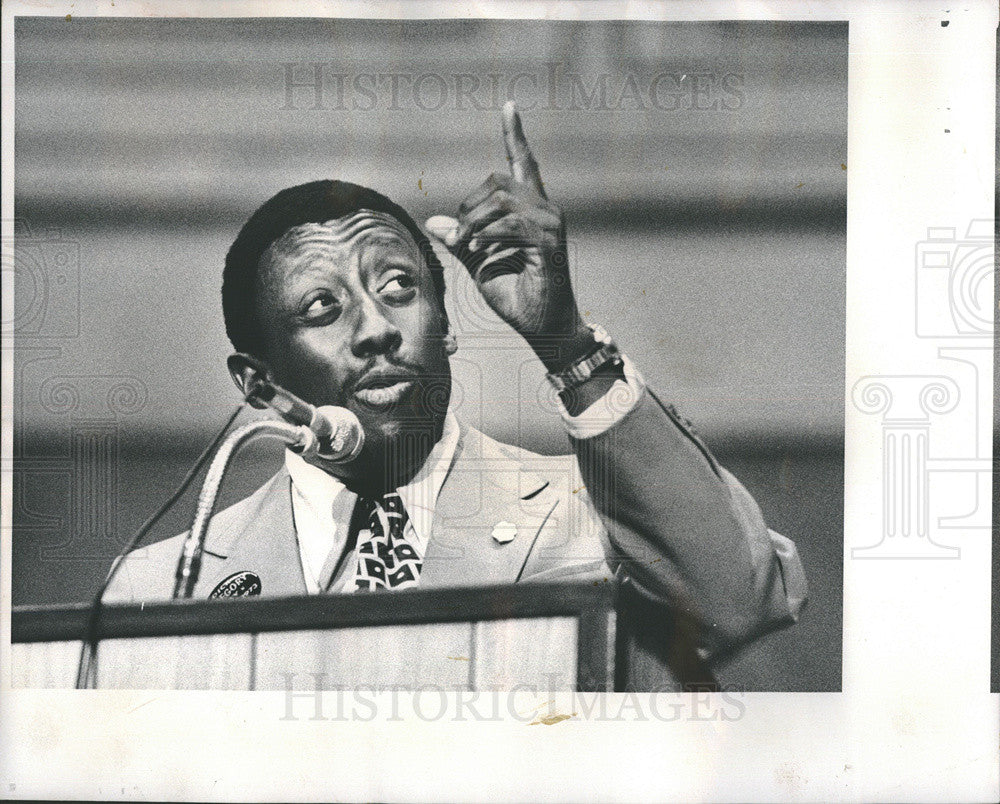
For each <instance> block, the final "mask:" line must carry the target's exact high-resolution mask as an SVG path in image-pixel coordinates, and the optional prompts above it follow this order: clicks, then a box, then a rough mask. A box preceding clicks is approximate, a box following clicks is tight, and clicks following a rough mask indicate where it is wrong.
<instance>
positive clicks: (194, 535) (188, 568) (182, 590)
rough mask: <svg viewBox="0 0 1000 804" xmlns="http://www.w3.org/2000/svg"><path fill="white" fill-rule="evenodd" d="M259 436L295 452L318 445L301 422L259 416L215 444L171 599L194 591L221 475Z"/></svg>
mask: <svg viewBox="0 0 1000 804" xmlns="http://www.w3.org/2000/svg"><path fill="white" fill-rule="evenodd" d="M261 437H271V438H277V439H278V440H280V441H283V442H284V443H285V444H287V445H288V446H289V447H291V448H292V449H294V450H295V451H296V452H299V453H305V454H309V453H311V452H315V451H317V450H318V449H319V442H318V439H317V438H316V435H315V433H313V432H312V430H310V429H309V428H308V427H305V426H302V425H294V424H289V423H287V422H282V421H275V420H273V419H263V420H260V421H255V422H250V423H249V424H246V425H244V426H243V427H240V428H239V429H238V430H234V431H233V433H232V434H231V435H230V436H229V437H228V438H227V439H226V440H225V441H224V442H223V443H222V445H221V446H220V447H219V450H218V452H216V453H215V457H214V458H213V459H212V463H211V465H209V467H208V471H207V472H206V473H205V480H204V482H203V483H202V486H201V492H200V493H199V495H198V504H197V506H196V507H195V512H194V519H193V520H192V522H191V530H190V531H189V532H188V535H187V538H186V539H185V540H184V548H183V550H182V551H181V555H180V558H179V560H178V562H177V574H176V576H175V577H176V581H175V583H174V595H173V596H174V599H177V598H189V597H191V594H192V593H193V592H194V587H195V584H196V583H197V582H198V574H199V573H200V572H201V558H202V553H203V552H204V549H205V537H206V536H207V535H208V524H209V522H210V521H211V519H212V514H213V513H214V512H215V501H216V498H217V497H218V496H219V488H220V487H221V486H222V478H223V477H224V476H225V474H226V470H227V469H228V468H229V462H230V460H231V459H232V457H233V455H234V454H235V453H236V451H237V450H238V449H239V448H240V447H242V446H243V445H244V444H246V443H248V442H250V441H252V440H254V439H256V438H261Z"/></svg>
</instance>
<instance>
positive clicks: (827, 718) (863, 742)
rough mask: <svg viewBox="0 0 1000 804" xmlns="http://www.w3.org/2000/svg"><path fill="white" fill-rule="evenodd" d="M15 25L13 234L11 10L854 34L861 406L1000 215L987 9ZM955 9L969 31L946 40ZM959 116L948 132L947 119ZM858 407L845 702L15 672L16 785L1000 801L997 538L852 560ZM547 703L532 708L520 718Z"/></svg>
mask: <svg viewBox="0 0 1000 804" xmlns="http://www.w3.org/2000/svg"><path fill="white" fill-rule="evenodd" d="M2 13H3V27H2V44H3V54H4V55H3V79H2V90H3V108H4V109H5V110H6V112H5V118H6V121H5V122H6V125H4V126H3V143H2V144H3V155H4V165H5V168H6V169H5V170H4V171H3V205H2V210H3V215H2V217H3V219H4V221H10V220H11V219H12V218H13V178H14V171H13V170H12V169H10V168H11V166H12V148H13V125H12V124H11V118H12V114H13V69H12V68H13V52H14V49H13V25H12V16H13V15H14V14H15V13H16V14H25V15H26V14H45V15H58V16H65V15H66V14H72V15H74V16H89V15H93V14H98V13H99V14H103V15H109V16H115V15H121V16H147V15H150V16H153V15H162V16H186V15H192V14H193V15H197V16H216V17H225V16H241V15H251V16H355V17H408V18H419V17H478V16H487V17H510V18H515V17H517V18H525V17H545V18H558V19H598V18H618V19H648V20H659V19H671V20H688V19H734V18H735V19H793V20H837V19H846V20H848V21H849V24H850V33H849V36H850V52H849V148H848V249H847V254H848V286H847V301H848V313H847V377H846V383H845V393H846V398H847V399H848V400H850V398H851V391H852V388H853V387H854V386H855V383H856V382H857V381H858V380H859V379H860V378H862V377H866V376H883V375H893V376H896V375H906V376H913V375H924V374H926V375H936V374H940V361H939V360H938V357H937V352H936V345H935V344H933V343H930V342H928V341H926V340H920V339H918V338H916V337H915V336H914V331H913V294H912V292H911V291H910V290H908V289H910V288H912V286H913V283H914V270H913V267H914V260H913V253H914V245H915V244H916V243H917V242H919V241H920V240H921V239H922V238H923V237H924V236H925V234H926V229H927V227H929V226H953V227H956V228H958V229H962V228H963V227H964V226H965V225H967V223H968V222H969V221H971V220H974V219H976V218H984V217H991V216H992V211H993V186H994V175H995V174H994V165H995V161H994V147H995V146H994V142H995V140H994V123H995V117H994V115H995V107H994V103H995V80H996V77H995V60H994V59H995V56H994V47H995V31H996V24H997V9H996V7H995V5H994V4H993V3H991V2H988V0H987V1H983V2H971V3H964V4H952V5H949V4H945V3H940V2H938V3H932V2H926V3H925V2H912V0H911V1H909V2H907V1H905V0H901V1H900V2H893V3H889V2H880V3H865V2H855V3H833V2H797V3H781V4H778V3H760V2H746V3H739V4H733V3H722V2H698V3H694V2H689V3H675V4H670V5H667V4H661V3H652V2H611V3H606V4H602V5H598V4H596V3H595V4H591V3H558V4H557V3H553V2H538V3H525V2H521V3H496V2H475V3H472V2H469V3H447V4H446V3H429V2H414V3H408V4H400V3H382V4H374V3H368V2H364V3H361V2H339V3H334V2H327V3H290V2H272V3H268V4H267V5H265V4H264V3H261V2H236V0H221V1H220V2H214V3H199V2H173V3H169V4H168V3H162V2H131V1H130V0H116V2H114V3H111V2H110V1H109V2H85V1H84V0H78V2H61V3H55V2H52V3H49V2H45V3H43V2H34V3H32V2H27V0H23V1H22V2H8V3H5V4H4V6H3V11H2ZM942 20H948V22H949V25H948V27H947V28H945V27H942V26H941V24H940V23H941V21H942ZM943 109H947V110H948V111H947V115H945V114H944V113H943V112H942V110H943ZM945 117H946V118H947V121H948V123H949V127H950V132H951V133H950V134H949V135H948V136H944V135H943V132H942V127H941V126H940V125H939V124H938V123H939V121H940V120H942V119H945ZM929 121H930V122H929ZM7 234H8V233H7V232H4V235H5V236H6V235H7ZM904 291H905V292H904ZM4 305H5V311H6V310H9V309H10V305H12V299H11V294H10V293H6V294H4ZM5 317H6V316H5ZM11 381H12V370H11V366H10V361H9V360H7V359H6V353H5V361H4V366H3V426H4V452H3V458H4V471H3V522H2V526H3V534H4V536H5V537H6V536H8V535H9V534H10V532H11V531H10V527H11V523H10V510H11V506H10V503H11V496H10V495H11V484H10V465H11V464H10V458H11V453H10V450H11V439H10V424H11V423H10V420H9V415H10V414H9V411H10V410H11V406H10V404H9V403H10V401H11V391H12V389H11ZM991 388H992V383H990V382H989V381H988V378H981V382H980V387H979V397H977V399H976V402H977V404H978V406H979V412H980V413H981V414H984V415H983V416H982V420H983V421H990V420H991V418H992V416H991V412H992V394H991ZM963 390H965V391H967V392H968V393H975V391H974V389H971V388H963ZM845 415H846V425H847V443H846V479H847V482H846V511H845V530H846V538H845V587H844V599H845V612H844V614H845V618H844V620H845V644H844V674H843V684H844V687H843V689H844V691H843V693H841V694H789V695H783V694H752V695H747V696H744V697H743V698H742V706H743V707H744V711H743V712H742V713H741V714H742V717H740V718H739V719H736V720H734V721H731V722H730V721H726V720H724V719H715V720H707V719H699V718H698V717H697V716H685V717H683V718H681V719H679V720H676V721H674V722H664V720H662V719H658V718H656V717H649V716H648V714H649V710H648V706H645V705H644V704H639V706H638V708H637V707H635V706H632V707H629V706H627V705H624V702H623V701H622V699H621V696H616V697H615V698H614V699H613V700H614V706H613V708H612V711H614V712H618V713H622V717H621V719H608V720H605V721H601V722H598V721H597V720H593V719H591V720H581V719H570V720H566V721H564V722H562V723H559V724H557V725H555V726H551V727H549V726H537V727H526V726H525V724H524V721H523V719H520V718H518V717H516V716H514V715H512V714H511V713H509V712H508V713H506V714H503V713H502V715H503V716H502V717H501V718H500V720H499V721H494V722H486V723H477V722H471V720H466V721H462V720H459V721H456V720H455V718H454V717H447V716H446V717H442V718H440V719H438V720H436V721H435V722H426V719H424V720H421V719H419V718H415V717H413V716H412V715H410V716H409V717H407V715H406V713H407V711H409V706H410V705H411V704H412V703H414V702H413V701H412V699H411V698H409V697H407V696H404V697H403V699H402V700H398V701H396V702H395V703H396V704H397V706H396V707H392V706H390V702H388V701H386V702H384V703H385V706H382V705H381V703H382V702H380V706H379V708H378V714H377V716H376V717H375V719H374V720H373V721H372V722H333V721H310V720H308V719H306V717H302V718H300V719H298V720H296V721H293V722H288V721H284V722H282V721H280V717H281V715H282V713H283V712H284V711H285V710H284V707H285V699H284V695H283V694H272V693H253V694H236V693H232V694H221V693H194V692H191V693H148V692H147V693H111V692H82V693H81V692H75V691H64V692H41V691H32V692H26V691H20V690H11V689H10V688H9V671H8V669H7V668H6V667H3V668H0V670H2V673H0V676H2V681H0V684H2V686H0V696H2V697H0V707H2V714H0V795H2V796H4V797H17V798H20V797H39V798H44V797H50V796H54V797H72V798H142V799H159V798H167V799H173V798H181V797H188V798H198V799H209V800H221V799H232V798H238V799H254V800H263V799H269V800H289V799H309V798H331V797H333V798H337V799H383V798H392V799H402V800H430V799H447V800H465V799H484V798H501V799H524V798H531V799H537V800H567V799H569V800H577V799H579V800H598V799H601V800H604V799H620V800H664V799H668V800H694V799H698V800H701V799H709V800H833V799H845V800H855V801H875V800H884V801H901V800H945V799H956V800H982V801H991V800H997V799H998V798H1000V777H998V756H1000V742H998V732H1000V702H998V696H996V695H990V694H988V689H989V650H990V642H989V633H990V630H989V629H990V596H989V592H990V534H989V532H988V531H986V532H985V533H983V532H982V531H981V530H979V531H976V530H973V531H970V532H968V533H966V534H962V533H959V534H957V535H956V537H955V538H956V539H959V540H960V542H961V548H962V550H961V556H960V558H958V559H957V560H950V561H906V560H896V561H856V560H853V561H852V560H851V550H852V548H855V547H859V546H863V545H867V544H871V543H873V542H875V541H877V539H878V535H879V533H878V531H879V527H880V518H881V513H880V512H881V506H882V504H883V494H882V458H883V455H882V432H883V431H882V424H881V423H880V421H879V420H878V419H877V417H873V416H870V415H866V414H865V413H863V412H862V411H860V410H858V409H856V408H855V407H853V406H852V405H850V403H849V402H848V404H847V406H846V407H845ZM931 488H932V490H933V485H932V487H931ZM10 569H11V550H10V540H9V538H4V539H3V551H2V566H0V574H2V577H3V578H4V579H5V581H4V583H3V588H2V602H3V608H4V618H3V621H2V632H0V637H2V639H3V641H4V642H6V641H7V639H9V614H8V612H9V606H10V586H9V584H8V583H7V581H6V579H9V577H10ZM5 654H6V652H5ZM4 658H5V659H6V655H5V657H4ZM671 700H673V701H684V703H683V704H681V705H682V706H684V707H687V708H686V709H685V710H684V711H685V712H687V713H688V714H689V715H690V713H691V711H692V709H691V706H692V703H691V699H690V698H684V697H683V696H679V697H678V696H663V697H661V702H663V703H664V704H665V703H666V702H668V701H671ZM417 703H418V704H419V702H417ZM538 703H539V702H538V701H536V700H534V699H531V697H530V696H528V698H527V699H525V700H524V701H523V702H521V701H519V702H518V706H519V707H521V706H522V704H523V707H522V708H521V709H518V708H517V707H514V710H515V713H516V712H517V711H524V710H530V709H531V707H532V705H533V704H534V705H536V706H537V704H538ZM572 705H573V702H572V701H569V702H560V701H557V702H556V704H554V706H556V707H558V706H572ZM502 708H503V709H506V708H507V707H506V704H504V706H503V707H502ZM394 709H395V711H394ZM666 710H667V707H666V706H664V708H663V709H662V710H661V711H666ZM363 711H366V712H367V710H363ZM644 712H645V713H646V716H645V717H643V713H644ZM395 714H398V718H397V717H393V715H395ZM467 716H468V715H467ZM390 763H391V764H390Z"/></svg>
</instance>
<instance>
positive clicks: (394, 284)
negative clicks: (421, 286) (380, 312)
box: [382, 274, 416, 297]
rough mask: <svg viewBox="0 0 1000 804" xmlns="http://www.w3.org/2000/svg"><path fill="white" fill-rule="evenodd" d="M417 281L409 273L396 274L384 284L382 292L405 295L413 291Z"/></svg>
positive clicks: (398, 295)
mask: <svg viewBox="0 0 1000 804" xmlns="http://www.w3.org/2000/svg"><path fill="white" fill-rule="evenodd" d="M415 286H416V282H414V281H413V277H411V276H410V275H409V274H396V275H395V276H394V277H392V278H391V279H389V281H388V282H386V283H385V284H384V285H382V293H388V294H389V295H390V296H393V297H404V296H408V295H410V294H411V293H412V291H413V288H414V287H415Z"/></svg>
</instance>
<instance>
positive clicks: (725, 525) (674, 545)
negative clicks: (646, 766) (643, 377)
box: [570, 387, 807, 658]
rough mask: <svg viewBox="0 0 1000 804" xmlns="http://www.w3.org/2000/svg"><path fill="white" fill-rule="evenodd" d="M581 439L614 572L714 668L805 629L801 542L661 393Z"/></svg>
mask: <svg viewBox="0 0 1000 804" xmlns="http://www.w3.org/2000/svg"><path fill="white" fill-rule="evenodd" d="M570 441H571V443H572V445H573V449H574V452H575V453H576V457H577V463H578V465H579V469H580V474H581V477H582V480H583V482H584V483H585V484H586V488H587V492H588V496H589V503H590V505H592V506H593V508H594V509H596V512H597V514H598V515H599V517H600V519H601V521H602V522H603V525H604V528H605V530H606V537H607V543H608V545H607V549H608V550H609V563H610V564H611V567H612V568H613V569H614V570H615V571H616V572H617V573H618V575H619V577H625V578H628V579H629V581H630V582H631V584H632V585H633V586H634V588H635V589H636V590H637V591H638V592H639V593H640V594H642V595H643V596H646V597H649V598H651V599H652V600H653V601H659V602H662V603H663V604H664V605H666V606H669V607H670V609H671V610H672V611H673V612H674V613H675V614H676V615H677V616H679V617H682V618H685V619H687V620H688V621H690V622H691V623H692V624H693V626H694V630H695V632H696V633H697V634H698V642H699V644H700V648H699V652H700V653H701V654H702V655H703V657H704V658H718V657H719V656H721V655H722V654H725V653H728V652H730V651H731V650H733V649H734V648H736V647H738V646H740V645H742V644H745V643H746V642H748V641H749V640H751V639H753V638H755V637H757V636H759V635H761V634H763V633H766V632H768V631H771V630H774V629H776V628H780V627H783V626H786V625H789V624H791V623H793V622H795V621H796V620H797V619H798V617H799V613H800V611H801V610H802V607H803V605H804V603H805V600H806V596H807V587H806V580H805V573H804V571H803V569H802V564H801V561H800V560H799V556H798V552H797V551H796V548H795V545H794V543H793V542H792V541H791V540H790V539H787V538H785V537H784V536H781V535H779V534H777V533H774V532H773V531H771V530H769V529H768V528H767V526H766V525H765V524H764V520H763V517H762V515H761V511H760V508H759V507H758V506H757V503H756V502H755V501H754V499H753V497H751V495H750V494H749V492H747V490H746V489H745V488H743V486H742V485H741V484H740V483H739V481H737V480H736V478H735V477H733V475H732V474H730V473H729V472H728V471H726V470H725V469H724V468H722V467H721V466H719V464H718V463H717V461H716V460H715V458H714V457H713V456H712V455H711V453H710V452H709V451H708V449H707V447H706V446H705V445H704V444H703V443H702V442H701V440H700V439H699V438H698V437H697V436H696V435H694V434H693V433H692V432H691V431H690V429H689V426H688V425H687V424H686V423H685V422H683V421H682V420H681V419H680V417H679V416H677V414H676V412H675V411H674V410H673V408H672V407H670V406H669V405H665V404H663V403H662V402H661V401H660V400H659V399H658V398H657V397H656V395H655V394H654V393H653V392H652V390H650V389H649V388H648V387H647V388H646V389H645V390H644V391H643V392H642V395H641V397H640V398H639V400H638V402H637V403H636V405H635V406H634V407H633V408H632V409H631V411H630V412H629V413H628V414H627V415H625V416H624V417H622V418H621V419H619V420H618V421H617V422H616V423H615V424H614V425H613V426H611V427H610V428H608V429H607V430H605V431H604V432H602V433H599V434H597V435H594V436H592V437H590V438H584V439H580V438H574V437H573V436H571V437H570Z"/></svg>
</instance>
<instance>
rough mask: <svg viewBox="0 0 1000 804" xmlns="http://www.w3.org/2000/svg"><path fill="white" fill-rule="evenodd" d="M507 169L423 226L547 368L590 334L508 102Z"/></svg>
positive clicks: (562, 238)
mask: <svg viewBox="0 0 1000 804" xmlns="http://www.w3.org/2000/svg"><path fill="white" fill-rule="evenodd" d="M503 139H504V146H505V147H506V149H507V158H508V160H509V162H510V173H509V174H508V173H493V174H491V175H490V176H489V177H488V178H487V179H486V180H485V181H484V182H483V183H482V184H480V185H479V187H477V188H476V189H475V190H473V191H472V192H471V193H469V194H468V195H467V196H466V197H465V199H463V201H462V202H461V204H459V207H458V218H457V220H456V219H455V218H451V217H447V216H444V215H435V216H434V217H432V218H430V219H428V220H427V223H426V226H427V229H428V230H429V231H430V232H431V233H432V234H433V235H435V236H436V237H437V238H438V239H440V240H441V241H442V242H443V243H444V245H445V246H446V247H447V248H448V250H449V251H450V252H451V253H452V254H453V255H454V256H455V257H456V258H457V259H458V260H459V261H460V262H461V263H462V264H463V265H464V266H465V267H466V268H467V269H468V271H469V273H470V274H471V276H472V278H473V280H474V281H475V283H476V286H477V287H478V288H479V291H480V292H481V293H482V294H483V298H485V299H486V302H487V304H489V306H490V307H491V308H492V309H493V310H494V311H495V312H496V313H497V315H499V316H500V318H502V319H503V320H504V321H506V322H507V323H508V324H510V326H511V327H513V328H514V329H515V330H516V331H517V332H519V333H520V334H521V335H522V336H523V337H524V338H525V340H527V341H528V343H529V344H530V345H531V347H532V348H533V349H534V350H535V351H536V352H537V353H538V356H539V357H540V358H541V359H542V361H543V362H544V363H546V365H547V366H548V367H549V369H550V370H553V369H555V368H559V367H561V366H562V365H564V364H565V363H566V362H567V357H572V356H573V355H572V354H571V353H573V352H575V351H577V350H578V348H586V344H587V343H592V342H593V339H592V336H590V333H589V331H588V330H587V329H586V327H585V326H584V325H583V322H582V319H581V318H580V314H579V312H578V310H577V305H576V300H575V298H574V296H573V289H572V287H571V285H570V276H569V260H568V255H567V249H566V225H565V220H564V217H563V212H562V209H560V208H559V207H558V206H557V205H555V204H553V203H552V202H551V201H549V200H548V198H547V197H546V195H545V186H544V185H543V184H542V178H541V173H540V172H539V170H538V163H537V162H535V158H534V156H533V155H532V153H531V149H530V148H529V147H528V141H527V139H526V137H525V136H524V129H523V128H522V126H521V117H520V115H519V114H518V112H517V109H516V108H515V106H514V104H513V103H512V102H508V103H507V104H506V105H505V106H504V107H503Z"/></svg>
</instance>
